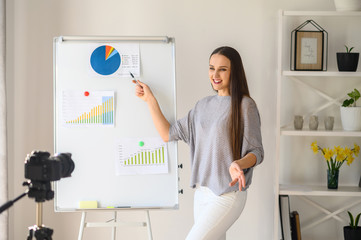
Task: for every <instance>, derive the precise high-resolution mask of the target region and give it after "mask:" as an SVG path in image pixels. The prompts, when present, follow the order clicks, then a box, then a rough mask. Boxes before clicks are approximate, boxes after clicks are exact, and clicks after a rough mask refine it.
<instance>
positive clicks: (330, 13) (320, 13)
mask: <svg viewBox="0 0 361 240" xmlns="http://www.w3.org/2000/svg"><path fill="white" fill-rule="evenodd" d="M283 16H294V17H296V16H324V17H327V16H329V17H361V11H283Z"/></svg>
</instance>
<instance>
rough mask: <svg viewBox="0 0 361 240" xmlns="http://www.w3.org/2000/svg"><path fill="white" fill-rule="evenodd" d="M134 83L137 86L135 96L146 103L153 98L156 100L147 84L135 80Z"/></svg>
mask: <svg viewBox="0 0 361 240" xmlns="http://www.w3.org/2000/svg"><path fill="white" fill-rule="evenodd" d="M133 83H134V84H136V86H135V95H136V96H137V97H139V98H140V99H142V100H143V101H145V102H149V101H150V100H151V99H152V98H154V95H153V93H152V91H151V90H150V88H149V87H148V85H147V84H145V83H143V82H141V81H139V80H133Z"/></svg>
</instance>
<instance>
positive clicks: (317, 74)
mask: <svg viewBox="0 0 361 240" xmlns="http://www.w3.org/2000/svg"><path fill="white" fill-rule="evenodd" d="M282 76H287V77H361V72H338V71H337V72H335V71H282Z"/></svg>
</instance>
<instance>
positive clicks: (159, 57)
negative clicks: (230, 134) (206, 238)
mask: <svg viewBox="0 0 361 240" xmlns="http://www.w3.org/2000/svg"><path fill="white" fill-rule="evenodd" d="M101 46H114V49H118V48H121V49H123V50H124V51H125V50H126V48H127V47H128V46H132V47H134V46H135V48H137V49H139V63H140V64H139V66H140V67H139V69H140V72H139V76H137V77H136V78H137V79H140V80H141V81H144V82H145V83H146V84H148V85H149V86H150V87H151V89H152V91H153V94H154V95H155V96H156V98H157V100H158V102H159V104H160V107H161V109H162V111H163V113H164V115H165V117H166V118H167V119H168V121H169V122H170V123H172V122H174V121H175V119H176V94H175V93H176V91H175V87H176V83H175V51H174V50H175V47H174V39H172V38H168V37H57V38H54V140H55V141H54V144H55V146H54V148H55V152H56V153H63V152H70V153H71V154H72V159H73V161H74V163H75V169H74V171H73V173H72V176H71V177H69V178H62V179H61V180H59V181H56V182H55V184H54V185H55V186H54V190H55V199H54V205H55V211H77V210H80V209H79V203H80V201H97V202H98V209H106V208H107V207H119V208H135V209H137V208H178V181H179V179H178V162H177V144H176V142H170V143H164V144H165V147H166V149H167V163H168V166H167V172H166V173H155V174H136V175H117V173H116V168H117V167H119V156H118V155H119V153H118V152H117V151H118V150H117V148H118V147H119V146H118V145H117V144H118V143H117V142H118V141H119V139H120V140H121V139H128V140H129V139H130V140H132V139H134V141H138V140H143V139H145V141H144V142H145V144H147V143H148V142H147V141H149V139H151V138H159V134H158V133H157V131H156V129H155V127H154V125H153V122H152V119H151V116H150V113H149V110H148V107H147V104H146V103H145V102H143V101H142V100H141V99H139V98H138V97H136V96H135V86H134V83H132V81H131V80H132V78H131V76H130V75H129V76H121V75H119V74H118V73H117V72H114V73H113V74H110V75H102V74H99V73H97V72H95V70H94V69H95V68H93V65H92V63H91V62H90V59H91V56H92V53H93V52H94V51H95V49H97V48H100V47H101ZM123 50H118V51H123ZM122 61H123V60H122ZM124 61H125V60H124ZM124 61H123V63H124ZM122 67H123V65H120V67H119V69H121V68H122ZM124 67H125V65H124ZM119 69H118V70H119ZM74 92H75V93H83V92H84V94H85V93H86V92H87V93H88V94H89V93H90V95H91V96H95V95H94V94H95V93H105V92H112V93H114V102H113V106H112V107H113V109H114V115H112V117H113V118H114V119H113V120H112V122H113V125H110V126H100V125H97V126H89V125H86V124H75V126H70V127H69V125H67V124H68V122H67V121H65V118H66V117H67V116H68V115H67V114H68V110H69V111H71V112H72V113H73V114H74V113H75V114H76V113H77V111H78V110H74V109H73V108H72V107H71V106H72V104H69V101H70V100H69V99H71V101H74V103H75V102H77V100H74V99H73V98H69V99H68V98H66V97H65V96H68V93H74ZM80 99H82V98H80ZM71 101H70V102H71ZM71 103H72V102H71ZM74 105H75V104H74ZM79 111H80V110H79ZM79 114H80V113H79ZM125 148H126V146H125ZM81 210H83V209H81Z"/></svg>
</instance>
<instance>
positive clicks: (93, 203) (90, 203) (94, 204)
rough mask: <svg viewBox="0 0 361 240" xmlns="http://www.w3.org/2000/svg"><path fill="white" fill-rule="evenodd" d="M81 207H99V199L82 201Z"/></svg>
mask: <svg viewBox="0 0 361 240" xmlns="http://www.w3.org/2000/svg"><path fill="white" fill-rule="evenodd" d="M79 208H98V202H97V201H80V202H79Z"/></svg>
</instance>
